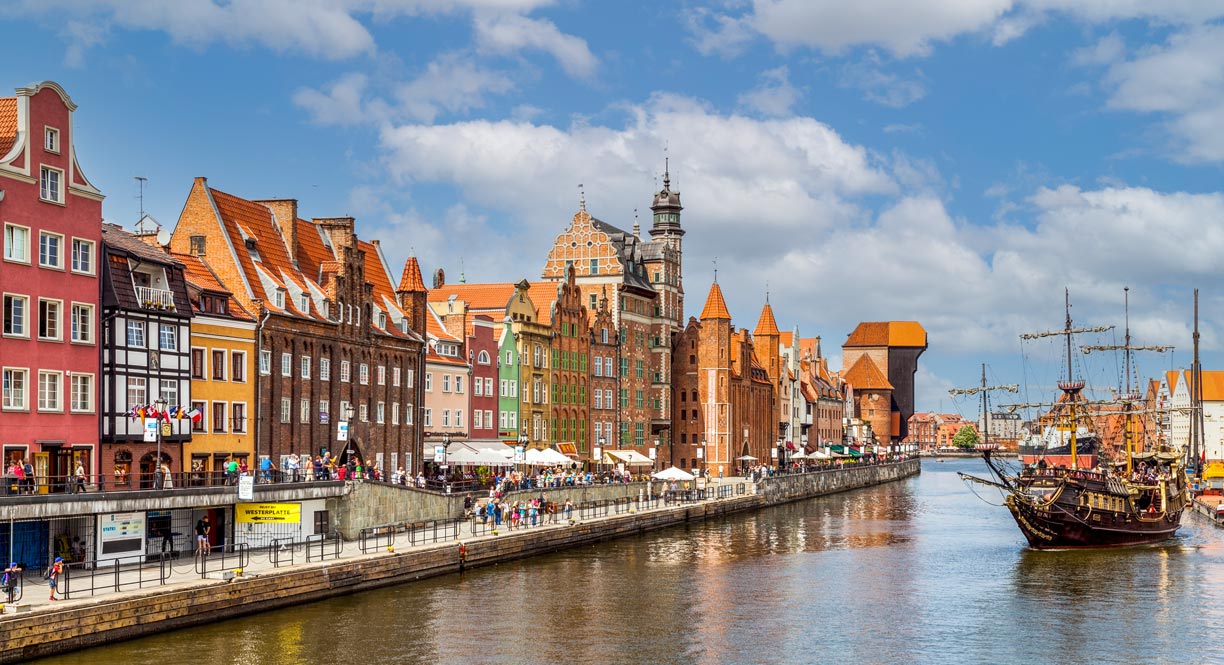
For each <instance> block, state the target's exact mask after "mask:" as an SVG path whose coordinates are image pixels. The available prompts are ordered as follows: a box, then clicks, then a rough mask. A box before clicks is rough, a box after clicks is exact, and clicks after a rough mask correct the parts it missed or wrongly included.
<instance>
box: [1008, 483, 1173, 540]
mask: <svg viewBox="0 0 1224 665" xmlns="http://www.w3.org/2000/svg"><path fill="white" fill-rule="evenodd" d="M1007 507H1008V510H1010V511H1011V514H1012V517H1013V518H1015V520H1016V525H1017V526H1019V527H1020V531H1021V533H1023V534H1024V537H1025V539H1027V540H1028V542H1029V545H1030V546H1031V547H1033V548H1034V549H1073V548H1104V547H1128V546H1133V545H1149V544H1152V543H1160V542H1163V541H1166V540H1168V539H1169V538H1172V537H1173V536H1174V535H1175V534H1176V533H1177V530H1178V529H1179V528H1181V512H1182V511H1181V510H1180V509H1178V510H1176V511H1171V512H1169V513H1167V514H1160V515H1157V516H1153V517H1152V518H1141V517H1138V516H1136V515H1134V514H1130V513H1125V512H1119V513H1110V512H1103V511H1102V512H1093V511H1091V510H1088V509H1086V508H1084V507H1079V508H1078V509H1077V508H1076V507H1074V506H1066V505H1064V504H1062V503H1061V502H1059V503H1056V504H1054V505H1052V506H1045V507H1043V506H1040V505H1034V504H1031V503H1028V502H1025V501H1019V500H1016V499H1015V497H1014V496H1009V497H1008V498H1007Z"/></svg>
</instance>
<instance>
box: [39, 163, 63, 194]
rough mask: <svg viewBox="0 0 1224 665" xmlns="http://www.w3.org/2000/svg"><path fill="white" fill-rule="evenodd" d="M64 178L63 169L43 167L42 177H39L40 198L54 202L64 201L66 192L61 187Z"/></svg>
mask: <svg viewBox="0 0 1224 665" xmlns="http://www.w3.org/2000/svg"><path fill="white" fill-rule="evenodd" d="M63 179H64V172H63V171H61V170H59V169H56V168H52V167H50V166H44V167H42V170H41V177H40V178H39V190H38V196H39V198H41V199H42V200H44V201H51V202H53V203H63V202H64V192H63V189H61V187H60V184H61V183H62V182H63Z"/></svg>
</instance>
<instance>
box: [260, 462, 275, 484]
mask: <svg viewBox="0 0 1224 665" xmlns="http://www.w3.org/2000/svg"><path fill="white" fill-rule="evenodd" d="M275 468H276V466H275V465H274V464H272V458H271V457H261V458H260V459H259V471H260V475H262V476H263V481H264V483H265V484H267V483H271V482H272V469H275Z"/></svg>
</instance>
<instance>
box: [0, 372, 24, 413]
mask: <svg viewBox="0 0 1224 665" xmlns="http://www.w3.org/2000/svg"><path fill="white" fill-rule="evenodd" d="M28 376H29V370H25V369H11V368H8V367H6V368H4V400H3V402H0V407H3V408H5V409H21V410H25V409H26V408H27V407H26V379H27V377H28Z"/></svg>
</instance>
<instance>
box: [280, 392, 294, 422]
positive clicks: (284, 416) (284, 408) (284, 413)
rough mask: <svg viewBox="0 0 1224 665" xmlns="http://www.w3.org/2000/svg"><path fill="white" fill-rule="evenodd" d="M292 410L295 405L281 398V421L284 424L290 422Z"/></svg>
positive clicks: (287, 399) (286, 398) (285, 398)
mask: <svg viewBox="0 0 1224 665" xmlns="http://www.w3.org/2000/svg"><path fill="white" fill-rule="evenodd" d="M292 408H293V405H292V404H291V403H290V402H289V398H288V397H282V398H281V411H280V421H281V422H282V423H287V422H289V413H290V410H291V409H292Z"/></svg>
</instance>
